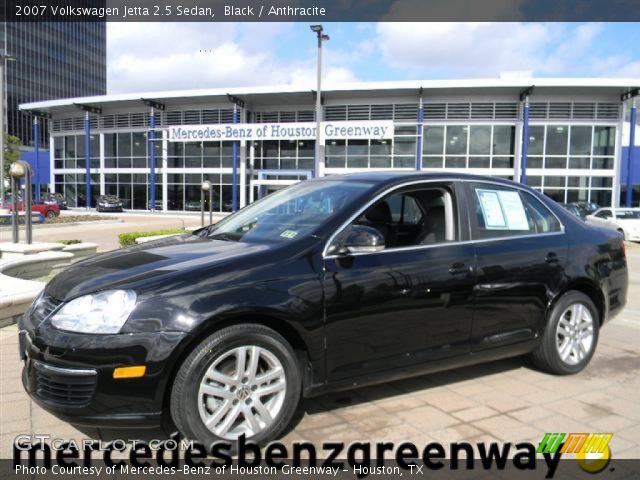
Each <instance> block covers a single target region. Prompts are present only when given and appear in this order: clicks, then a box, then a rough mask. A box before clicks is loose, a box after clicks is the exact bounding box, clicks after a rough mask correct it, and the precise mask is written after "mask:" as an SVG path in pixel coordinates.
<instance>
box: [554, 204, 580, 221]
mask: <svg viewBox="0 0 640 480" xmlns="http://www.w3.org/2000/svg"><path fill="white" fill-rule="evenodd" d="M560 206H561V207H562V208H564V209H565V210H566V211H567V212H569V213H571V214H573V215H575V216H576V217H578V218H580V219H584V215H582V210H580V209H579V208H578V206H577V205H574V204H573V203H560Z"/></svg>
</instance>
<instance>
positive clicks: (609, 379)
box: [0, 247, 640, 458]
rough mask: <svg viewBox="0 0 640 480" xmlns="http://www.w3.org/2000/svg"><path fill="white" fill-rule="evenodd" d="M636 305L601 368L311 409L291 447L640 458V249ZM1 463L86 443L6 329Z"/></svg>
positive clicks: (395, 392) (496, 368) (456, 375)
mask: <svg viewBox="0 0 640 480" xmlns="http://www.w3.org/2000/svg"><path fill="white" fill-rule="evenodd" d="M628 255H629V263H630V269H631V272H632V273H631V275H632V276H631V291H630V294H629V300H630V302H629V305H628V307H627V308H626V310H625V311H624V312H623V314H622V315H620V316H618V317H617V318H616V319H615V320H614V321H613V322H612V323H609V324H608V325H607V326H606V328H604V329H603V330H602V332H601V336H600V342H599V345H598V350H597V353H596V355H595V358H594V359H593V361H592V363H591V365H590V366H589V367H588V368H587V370H585V371H584V372H583V373H581V374H579V375H577V376H572V377H554V376H550V375H546V374H543V373H540V372H538V371H536V370H535V369H533V368H532V367H531V366H530V365H529V364H528V363H527V362H526V360H522V359H514V360H507V361H500V362H494V363H490V364H485V365H481V366H475V367H470V368H465V369H460V370H454V371H449V372H443V373H439V374H434V375H429V376H425V377H420V378H415V379H411V380H406V381H400V382H393V383H388V384H384V385H380V386H374V387H367V388H362V389H358V390H354V391H350V392H343V393H338V394H332V395H326V396H322V397H319V398H315V399H312V400H309V401H305V402H304V405H303V410H302V411H301V418H300V420H299V422H298V423H297V426H296V427H295V429H294V430H293V431H292V432H290V433H289V434H288V435H287V436H286V437H285V438H284V440H283V441H284V442H285V443H287V442H291V441H297V440H309V441H313V442H318V444H320V443H321V442H322V441H328V440H332V441H342V442H347V443H349V442H352V441H356V440H362V441H376V440H380V441H382V440H385V441H394V442H399V441H413V442H415V443H416V444H418V445H424V444H425V443H428V442H429V441H441V442H443V443H445V444H446V443H448V442H453V441H463V440H464V441H470V442H472V443H474V442H479V441H510V442H518V441H531V442H533V443H534V444H537V442H539V441H540V439H541V438H542V436H543V434H544V433H545V432H614V436H613V439H612V441H611V449H612V453H613V456H614V457H615V458H640V375H639V370H640V361H639V354H640V248H638V247H635V248H630V249H629V250H628ZM0 355H1V356H0V395H1V396H0V398H1V401H0V458H7V457H9V456H10V452H11V450H10V446H11V443H12V441H13V438H14V437H15V436H16V435H17V434H21V433H32V434H50V435H53V436H56V437H63V438H76V439H79V438H82V435H81V434H80V433H79V432H77V431H75V430H74V429H73V428H72V427H70V426H69V425H67V424H64V423H62V422H60V421H59V420H57V419H56V418H55V417H53V416H51V415H49V414H47V413H45V412H44V411H42V410H41V409H40V408H38V407H37V406H36V405H35V404H33V403H32V402H30V401H29V399H28V398H27V396H26V394H25V393H24V392H23V390H22V385H21V383H20V370H21V364H20V361H19V359H18V355H17V330H16V328H15V327H8V328H5V329H2V330H0Z"/></svg>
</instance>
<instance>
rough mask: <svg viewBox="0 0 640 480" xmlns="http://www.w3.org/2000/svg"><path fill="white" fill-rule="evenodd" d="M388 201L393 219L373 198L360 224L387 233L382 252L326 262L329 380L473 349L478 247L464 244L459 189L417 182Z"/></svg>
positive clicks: (360, 374) (369, 372)
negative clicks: (366, 224) (364, 222)
mask: <svg viewBox="0 0 640 480" xmlns="http://www.w3.org/2000/svg"><path fill="white" fill-rule="evenodd" d="M437 192H441V195H442V197H441V199H442V200H441V201H442V203H443V204H446V205H438V204H436V203H440V200H439V199H438V197H437V195H438V193H437ZM429 197H431V198H432V199H431V200H428V198H429ZM416 199H418V200H416ZM426 199H427V200H426ZM414 200H415V201H414ZM382 201H383V202H385V203H387V205H388V206H389V208H388V218H385V217H384V214H383V213H382V212H383V211H386V210H387V207H384V208H378V206H379V204H380V201H374V202H372V204H371V205H370V207H369V208H368V209H367V210H366V212H368V213H362V212H365V210H363V211H362V212H361V213H362V215H361V216H360V219H362V218H368V219H369V220H367V221H368V222H369V221H370V222H369V223H368V225H371V226H375V227H376V228H378V229H380V230H381V231H385V234H386V236H387V240H388V241H387V242H386V247H385V248H384V250H382V251H380V252H371V253H362V254H342V255H336V254H334V255H328V256H326V257H325V259H324V262H325V263H324V267H325V274H324V280H323V282H324V294H325V315H326V332H327V360H326V363H327V376H328V379H329V380H330V381H334V380H344V379H350V378H354V377H359V376H364V375H368V374H377V373H380V372H383V371H386V370H390V369H394V368H402V367H408V366H411V365H419V364H421V363H424V362H427V361H430V360H436V359H442V358H446V357H450V356H455V355H462V354H465V353H468V352H469V335H470V332H471V320H472V311H471V306H472V294H473V285H474V277H473V268H472V267H473V262H474V250H473V246H472V245H471V244H470V243H469V242H465V243H461V242H460V241H459V240H460V239H461V238H464V237H463V236H464V235H468V232H467V231H466V230H464V231H461V229H460V226H461V225H466V220H463V218H464V219H466V212H465V214H464V216H463V217H462V216H461V214H460V212H459V211H458V201H457V195H456V191H455V188H454V185H452V184H434V183H427V184H425V185H420V186H418V187H416V186H415V185H414V186H412V187H410V188H409V190H400V191H397V192H395V193H393V194H391V195H387V196H386V197H384V198H383V199H382ZM421 202H422V203H421ZM425 205H426V207H425ZM429 205H430V207H429ZM403 206H404V207H403ZM392 207H393V208H392ZM427 207H429V210H428V211H427ZM398 208H400V209H401V211H400V212H399V211H398ZM417 209H419V210H420V211H419V212H418V211H416V210H417ZM372 212H375V215H374V214H373V213H372ZM369 213H371V215H369ZM443 216H444V219H445V222H444V223H442V222H441V220H442V219H443V218H442V217H443ZM358 221H359V220H355V222H358ZM431 230H433V231H431ZM337 238H339V235H338V236H337V237H336V240H335V241H338V240H337ZM390 238H392V240H389V239H390ZM329 246H331V243H330V244H329Z"/></svg>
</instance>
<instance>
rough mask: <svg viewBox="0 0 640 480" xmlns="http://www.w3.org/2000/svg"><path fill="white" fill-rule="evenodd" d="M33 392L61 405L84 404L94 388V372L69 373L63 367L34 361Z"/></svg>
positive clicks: (88, 399) (90, 396)
mask: <svg viewBox="0 0 640 480" xmlns="http://www.w3.org/2000/svg"><path fill="white" fill-rule="evenodd" d="M34 367H35V376H34V379H35V388H34V391H35V394H36V395H37V396H38V397H39V398H41V399H43V400H46V401H50V402H53V403H56V404H61V405H86V404H87V403H89V401H90V400H91V398H92V397H93V394H94V392H95V390H96V373H95V371H88V372H90V373H82V372H83V371H80V370H78V371H76V372H78V373H73V374H70V372H74V371H73V370H68V371H67V372H69V373H65V371H64V370H63V369H56V368H53V367H49V366H45V365H44V364H42V363H39V362H35V365H34Z"/></svg>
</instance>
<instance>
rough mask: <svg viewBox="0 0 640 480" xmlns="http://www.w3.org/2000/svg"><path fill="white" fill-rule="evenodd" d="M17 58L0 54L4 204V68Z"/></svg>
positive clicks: (0, 192)
mask: <svg viewBox="0 0 640 480" xmlns="http://www.w3.org/2000/svg"><path fill="white" fill-rule="evenodd" d="M15 59H16V57H14V56H13V55H9V54H8V53H7V52H6V51H5V52H2V53H0V202H4V67H5V63H6V62H7V60H9V61H15Z"/></svg>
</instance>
